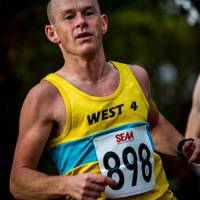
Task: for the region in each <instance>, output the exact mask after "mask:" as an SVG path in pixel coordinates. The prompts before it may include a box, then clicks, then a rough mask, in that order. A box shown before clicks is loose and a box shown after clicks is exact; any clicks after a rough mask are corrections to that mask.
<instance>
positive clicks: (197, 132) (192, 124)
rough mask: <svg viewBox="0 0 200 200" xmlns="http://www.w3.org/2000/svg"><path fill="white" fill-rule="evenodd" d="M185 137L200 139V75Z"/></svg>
mask: <svg viewBox="0 0 200 200" xmlns="http://www.w3.org/2000/svg"><path fill="white" fill-rule="evenodd" d="M185 137H186V138H200V75H199V77H198V79H197V81H196V84H195V87H194V92H193V98H192V108H191V111H190V114H189V118H188V123H187V128H186V133H185Z"/></svg>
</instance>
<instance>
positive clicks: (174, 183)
mask: <svg viewBox="0 0 200 200" xmlns="http://www.w3.org/2000/svg"><path fill="white" fill-rule="evenodd" d="M46 2H47V0H46V1H39V0H29V1H25V0H23V1H22V0H18V1H10V0H8V1H1V2H0V8H1V9H0V11H1V12H0V44H1V45H0V89H1V98H0V103H1V104H0V105H1V108H0V109H1V110H0V123H1V140H0V180H1V181H0V198H1V199H2V200H12V199H13V198H12V195H11V194H10V192H9V189H8V181H9V175H10V169H11V164H12V159H13V153H14V147H15V144H16V139H17V134H18V119H19V113H20V109H21V105H22V102H23V100H24V98H25V96H26V94H27V92H28V90H29V89H30V88H31V87H32V86H33V85H34V84H36V83H37V82H38V81H39V80H40V79H41V78H42V77H44V75H46V74H47V73H49V72H52V71H55V70H56V69H57V68H59V67H60V66H61V65H62V62H63V61H62V57H61V55H60V52H59V50H58V48H57V47H56V46H54V45H53V44H50V42H49V41H48V40H47V39H46V36H45V34H44V31H43V29H44V26H45V24H46V23H47V19H46ZM192 2H193V4H192V5H193V6H194V8H197V10H199V7H200V6H199V5H200V3H199V2H200V1H198V0H194V1H192ZM100 3H101V5H102V10H103V12H106V14H108V16H109V18H110V31H109V32H108V34H107V36H106V38H105V51H106V54H107V58H108V60H118V61H121V62H126V63H135V64H139V65H141V66H143V67H144V68H146V70H147V71H148V73H149V75H150V79H151V81H152V83H151V84H152V94H153V98H154V100H155V102H156V103H157V105H158V107H159V109H160V111H161V112H162V113H163V114H164V115H165V116H166V117H167V118H168V119H169V121H170V122H171V123H172V124H173V125H174V126H175V127H176V128H177V129H178V130H179V131H180V132H181V133H182V134H184V131H185V128H186V122H187V117H188V113H189V110H190V107H191V98H192V91H193V86H194V83H195V80H196V77H197V75H198V73H199V71H200V62H199V52H200V37H199V36H200V26H199V23H198V22H197V23H195V24H193V25H189V24H188V22H187V17H188V13H189V10H187V9H185V8H183V7H181V6H180V5H179V6H177V5H176V6H175V5H174V4H173V1H170V0H169V1H158V0H157V1H156V0H134V1H132V0H126V1H120V0H109V1H108V0H107V1H106V0H100ZM162 157H163V162H164V166H165V168H166V171H167V176H168V179H169V181H170V187H171V189H172V190H173V191H174V192H175V194H176V196H177V197H179V199H181V200H190V199H193V200H195V199H198V197H196V198H195V197H194V196H195V195H197V196H198V195H200V189H199V188H200V187H199V182H200V181H199V176H198V175H197V172H196V170H195V169H194V168H193V167H191V166H190V165H187V164H185V163H184V162H182V161H180V160H178V159H176V158H171V157H168V156H165V155H162Z"/></svg>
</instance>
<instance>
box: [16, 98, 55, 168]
mask: <svg viewBox="0 0 200 200" xmlns="http://www.w3.org/2000/svg"><path fill="white" fill-rule="evenodd" d="M42 105H43V103H42V102H41V101H40V99H38V98H37V97H35V96H33V95H32V94H29V95H28V96H27V98H26V99H25V101H24V104H23V106H22V110H21V114H20V123H19V135H18V140H17V144H16V150H15V157H14V162H13V165H14V167H23V166H24V167H29V168H32V169H35V168H36V167H37V164H38V161H39V159H40V156H41V153H42V151H43V148H44V146H45V144H46V142H47V140H48V137H49V134H50V132H51V128H52V121H51V120H50V118H49V117H48V115H49V114H48V111H47V110H46V108H45V106H44V107H43V106H42Z"/></svg>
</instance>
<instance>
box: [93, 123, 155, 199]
mask: <svg viewBox="0 0 200 200" xmlns="http://www.w3.org/2000/svg"><path fill="white" fill-rule="evenodd" d="M94 146H95V149H96V153H97V158H98V161H99V165H100V169H101V173H102V174H103V175H105V176H109V177H111V178H113V179H114V180H115V181H116V182H117V185H116V187H113V188H111V187H110V186H107V187H106V189H105V193H106V197H107V198H122V197H127V196H133V195H136V194H141V193H144V192H147V191H150V190H152V189H153V188H154V187H155V177H154V156H153V148H152V145H151V142H150V139H149V136H148V133H147V129H146V125H142V126H136V127H133V128H129V129H124V130H120V131H115V132H112V133H108V134H106V135H103V136H99V137H96V138H94Z"/></svg>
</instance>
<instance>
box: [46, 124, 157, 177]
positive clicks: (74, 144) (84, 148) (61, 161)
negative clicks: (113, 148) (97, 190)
mask: <svg viewBox="0 0 200 200" xmlns="http://www.w3.org/2000/svg"><path fill="white" fill-rule="evenodd" d="M144 124H146V123H144V122H137V123H131V124H125V125H122V126H118V127H115V128H112V129H108V130H104V131H102V132H98V133H96V134H93V135H91V136H88V137H85V138H83V139H78V140H73V141H70V142H66V143H63V144H59V145H58V146H56V147H53V148H51V149H50V150H49V151H50V154H51V156H52V158H53V160H54V162H55V164H56V166H57V168H58V172H59V174H61V175H63V174H66V173H67V172H69V171H70V170H72V169H74V168H76V167H78V166H80V165H83V164H87V163H91V162H95V161H97V155H96V151H95V147H94V144H93V139H94V138H95V137H97V136H100V135H105V134H109V133H112V132H115V131H120V130H123V129H129V128H132V127H135V126H141V125H144ZM146 125H147V124H146ZM147 126H148V125H147ZM147 130H148V127H147ZM147 132H148V135H149V137H150V141H151V143H152V146H154V145H153V141H152V138H151V134H150V132H149V131H147Z"/></svg>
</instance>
